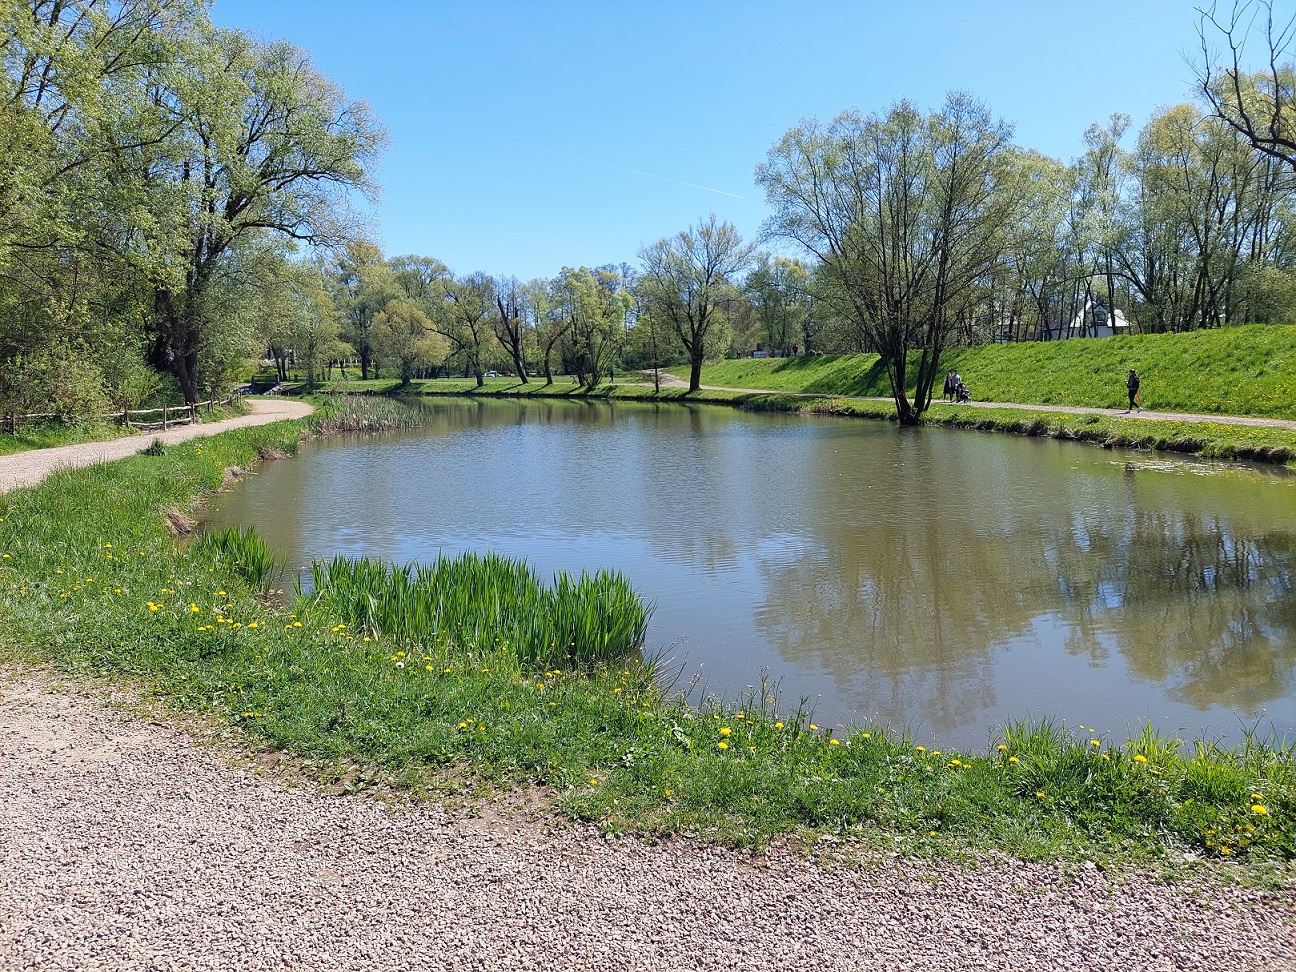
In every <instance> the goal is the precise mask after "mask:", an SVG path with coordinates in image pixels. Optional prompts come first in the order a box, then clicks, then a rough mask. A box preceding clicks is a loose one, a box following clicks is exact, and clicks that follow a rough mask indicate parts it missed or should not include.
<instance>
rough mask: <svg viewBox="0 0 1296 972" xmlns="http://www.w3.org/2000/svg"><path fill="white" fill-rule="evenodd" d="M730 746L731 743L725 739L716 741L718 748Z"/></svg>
mask: <svg viewBox="0 0 1296 972" xmlns="http://www.w3.org/2000/svg"><path fill="white" fill-rule="evenodd" d="M728 748H729V744H728V743H727V742H725V741H724V740H723V739H722V740H720V741H719V742H718V743H716V749H728Z"/></svg>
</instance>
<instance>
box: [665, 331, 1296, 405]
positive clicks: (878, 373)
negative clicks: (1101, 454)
mask: <svg viewBox="0 0 1296 972" xmlns="http://www.w3.org/2000/svg"><path fill="white" fill-rule="evenodd" d="M940 364H941V371H942V373H943V372H944V371H949V370H953V371H958V372H959V373H960V375H961V376H962V378H963V380H964V381H965V382H966V383H967V385H968V387H969V388H970V389H971V391H972V395H973V397H974V398H976V399H977V400H978V401H983V402H1012V403H1017V404H1024V405H1084V406H1093V407H1099V408H1121V409H1123V408H1125V406H1126V405H1127V404H1128V399H1127V397H1126V392H1125V376H1126V373H1127V372H1128V371H1129V369H1131V368H1133V369H1135V370H1136V371H1138V372H1139V374H1140V375H1141V376H1142V380H1143V385H1142V396H1143V399H1144V404H1145V405H1146V406H1147V407H1149V408H1154V409H1158V410H1161V411H1176V412H1196V413H1203V414H1207V415H1255V416H1267V417H1274V418H1296V326H1292V325H1260V324H1255V325H1248V326H1245V327H1225V328H1212V329H1209V330H1203V331H1191V332H1187V333H1184V334H1151V335H1130V336H1122V337H1115V338H1085V339H1080V340H1069V341H1044V342H1026V343H1021V344H990V345H984V346H981V347H974V348H951V349H949V350H948V351H946V352H945V353H944V354H942V355H941V359H940ZM915 366H916V365H915ZM673 371H674V372H675V373H677V374H679V375H680V376H684V375H685V374H686V371H684V370H682V369H673ZM909 378H910V387H912V382H913V379H914V375H913V373H911V374H910V376H909ZM702 381H703V384H707V385H719V386H726V387H732V388H759V389H769V390H772V391H786V392H812V393H815V394H821V395H864V396H883V397H887V396H890V394H891V389H890V386H889V384H888V383H887V376H886V372H885V371H884V370H883V369H882V368H881V367H880V366H879V365H878V358H877V356H876V355H822V356H815V357H801V358H783V359H776V358H764V359H759V360H754V359H741V360H736V361H722V362H719V363H717V364H713V365H708V366H707V367H706V368H704V369H703V371H702ZM939 393H940V389H939V388H937V389H936V394H937V395H939Z"/></svg>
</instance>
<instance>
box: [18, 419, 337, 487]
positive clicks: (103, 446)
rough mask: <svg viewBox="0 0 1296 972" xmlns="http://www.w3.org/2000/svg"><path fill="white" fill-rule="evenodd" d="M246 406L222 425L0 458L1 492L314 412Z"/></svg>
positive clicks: (215, 423) (184, 427)
mask: <svg viewBox="0 0 1296 972" xmlns="http://www.w3.org/2000/svg"><path fill="white" fill-rule="evenodd" d="M247 404H248V408H249V409H250V410H251V411H249V412H248V414H247V415H241V416H239V417H238V418H232V419H222V420H221V421H219V422H207V423H205V424H202V425H181V426H179V427H177V428H174V429H168V430H167V431H165V432H147V433H144V434H142V435H128V436H123V437H122V438H120V439H108V440H106V441H104V442H83V443H81V444H80V445H69V446H55V447H54V448H52V449H31V450H29V451H27V452H16V453H14V454H13V455H11V456H0V493H7V492H9V490H11V489H17V488H18V487H19V486H32V485H34V484H36V483H38V482H40V481H41V480H42V479H44V478H45V477H46V476H48V475H49V474H50V473H52V472H54V470H56V469H73V468H76V467H78V466H93V465H94V464H95V463H98V462H111V461H112V460H114V459H125V458H126V457H127V456H133V455H134V454H135V453H137V452H139V451H140V450H141V449H143V448H144V447H145V446H147V445H149V444H150V443H152V442H153V440H154V439H161V440H162V441H163V442H164V443H166V444H167V445H174V444H175V443H177V442H184V441H185V440H187V439H196V438H198V437H199V436H204V435H215V434H216V433H217V432H227V431H229V430H230V429H241V428H244V427H245V426H248V425H267V424H268V423H270V422H278V421H280V420H281V419H295V418H303V417H305V416H307V415H309V414H310V413H311V412H312V411H313V409H312V408H311V407H310V406H309V405H307V404H306V403H305V402H290V401H283V400H268V399H250V400H249V401H248V403H247Z"/></svg>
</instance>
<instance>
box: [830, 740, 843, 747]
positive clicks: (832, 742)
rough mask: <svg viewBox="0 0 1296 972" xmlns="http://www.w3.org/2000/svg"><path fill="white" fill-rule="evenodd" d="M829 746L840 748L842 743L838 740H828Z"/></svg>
mask: <svg viewBox="0 0 1296 972" xmlns="http://www.w3.org/2000/svg"><path fill="white" fill-rule="evenodd" d="M828 745H829V746H840V745H841V742H839V741H838V740H836V739H829V740H828Z"/></svg>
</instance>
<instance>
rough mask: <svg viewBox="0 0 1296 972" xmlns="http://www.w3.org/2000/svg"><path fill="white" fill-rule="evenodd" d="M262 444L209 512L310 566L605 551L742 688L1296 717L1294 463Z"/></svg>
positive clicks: (590, 440)
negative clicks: (240, 479) (278, 447)
mask: <svg viewBox="0 0 1296 972" xmlns="http://www.w3.org/2000/svg"><path fill="white" fill-rule="evenodd" d="M425 407H426V408H427V409H428V410H429V412H430V413H431V415H432V419H433V422H432V425H431V426H430V427H429V428H428V429H426V430H420V431H418V432H414V433H399V434H392V435H385V436H379V437H365V438H354V439H352V438H333V439H327V440H324V441H322V442H316V443H310V444H308V445H306V446H304V447H303V448H302V451H301V454H300V455H299V456H298V457H296V458H294V459H289V460H285V461H282V462H274V463H269V464H267V465H266V466H265V467H264V468H263V470H262V471H261V472H260V473H258V475H256V476H253V477H251V478H250V479H249V480H248V481H247V482H246V483H245V484H243V485H241V486H239V487H238V488H236V489H235V491H234V492H233V493H231V494H230V495H229V496H227V497H226V498H225V499H224V500H223V501H222V503H221V505H220V507H219V509H218V510H217V511H216V512H215V514H214V515H213V523H215V524H216V525H231V524H238V525H247V524H254V525H255V526H256V527H257V529H258V530H259V531H260V532H261V533H262V534H263V536H265V538H266V539H267V540H268V541H269V542H270V544H271V545H272V546H273V547H275V548H276V549H277V550H279V551H281V552H284V553H286V554H287V555H288V557H289V559H290V563H291V564H292V565H293V566H295V567H300V566H303V565H305V564H307V563H309V561H310V560H311V559H312V558H319V557H329V556H332V555H333V554H335V553H344V554H348V555H354V556H358V555H374V556H378V557H383V558H386V559H390V560H395V561H398V562H405V561H411V560H422V561H426V560H431V559H434V558H435V557H436V555H437V553H438V552H445V553H447V554H454V553H458V552H460V551H464V550H478V551H481V550H488V549H490V550H498V551H501V552H503V553H507V554H510V555H513V556H521V557H526V558H527V559H528V560H529V561H530V562H531V563H532V564H534V565H535V566H536V567H537V568H539V570H540V571H541V572H542V573H549V572H552V571H554V570H557V569H566V570H574V571H580V570H582V569H590V570H593V569H597V568H600V567H613V568H617V569H620V570H622V571H624V572H625V573H626V574H628V575H629V577H630V579H631V580H632V582H633V583H634V585H635V587H636V588H637V589H638V590H639V591H640V592H641V593H642V594H644V595H645V596H646V597H647V598H649V599H651V600H653V601H655V602H656V605H657V608H656V613H655V614H654V616H653V623H652V627H651V629H650V644H649V648H650V650H654V649H660V648H662V647H664V646H672V647H671V648H670V650H669V652H668V654H669V656H670V657H673V658H674V659H676V661H677V662H678V663H680V664H683V665H684V666H685V676H684V677H685V680H688V679H689V678H690V677H692V676H694V675H695V674H696V673H698V672H700V682H699V684H701V685H704V686H705V687H706V688H707V689H709V690H711V691H715V692H718V693H722V694H725V695H727V696H730V697H732V696H733V695H734V694H735V693H737V692H740V691H742V690H743V689H744V688H745V687H746V686H749V685H751V684H753V683H754V682H756V681H758V679H759V678H760V675H761V673H762V671H768V672H769V673H770V674H771V675H772V676H773V677H774V678H776V679H781V684H782V689H783V695H784V697H785V698H789V699H791V700H792V701H793V702H795V701H796V699H797V698H798V697H800V696H805V697H807V698H808V699H809V701H810V704H812V705H814V706H815V707H816V712H817V718H818V720H819V721H820V722H823V723H834V722H866V721H877V722H880V723H886V724H891V725H897V726H898V725H907V726H909V727H910V728H911V730H912V731H913V732H914V734H915V736H917V737H921V738H923V739H933V738H934V739H935V740H936V741H937V742H938V743H940V744H943V745H946V746H964V747H981V746H984V744H985V743H986V741H987V738H988V735H989V733H990V732H991V731H992V729H993V727H994V726H995V725H996V724H998V723H1001V722H1002V721H1003V720H1005V719H1009V718H1016V717H1023V716H1036V717H1038V716H1043V715H1047V716H1051V717H1054V718H1058V719H1062V718H1065V719H1066V720H1067V721H1068V724H1071V725H1076V724H1081V723H1083V724H1084V725H1085V726H1088V727H1097V728H1098V729H1099V730H1100V731H1107V730H1110V731H1112V732H1113V733H1114V734H1115V735H1118V736H1123V734H1124V733H1125V732H1126V731H1131V730H1132V731H1137V730H1138V727H1139V725H1140V724H1141V723H1143V722H1146V721H1151V722H1152V723H1153V724H1154V725H1155V726H1156V727H1157V728H1158V729H1159V730H1160V731H1163V732H1170V733H1180V734H1183V735H1185V736H1192V735H1197V734H1205V735H1207V736H1209V737H1211V738H1220V739H1223V740H1225V741H1236V740H1237V739H1239V738H1240V736H1241V734H1242V732H1243V730H1244V729H1247V728H1251V727H1253V726H1258V727H1259V729H1260V731H1261V732H1262V733H1268V732H1271V731H1272V732H1276V733H1277V734H1279V735H1283V734H1287V735H1292V736H1296V676H1294V675H1293V671H1294V669H1296V597H1293V589H1292V588H1293V581H1294V579H1296V476H1291V475H1289V474H1286V473H1284V472H1283V471H1282V470H1265V469H1257V468H1250V467H1241V466H1229V465H1225V464H1217V463H1207V462H1200V461H1194V460H1175V459H1167V458H1164V457H1161V456H1152V455H1147V454H1140V453H1133V452H1120V451H1107V450H1102V449H1099V448H1095V447H1092V446H1083V445H1077V444H1074V443H1065V442H1056V441H1053V440H1048V439H1019V438H1015V437H1012V436H1003V435H978V434H974V433H969V432H958V431H952V430H943V429H920V430H898V429H896V428H895V427H894V426H892V425H890V424H888V423H876V422H866V421H852V420H846V419H828V418H812V417H799V416H790V415H752V414H746V413H742V412H738V411H734V410H730V409H725V408H716V407H711V408H707V407H705V406H695V407H686V406H679V405H661V406H653V405H640V404H615V405H613V404H605V403H588V404H587V403H571V402H559V401H551V402H524V403H517V402H512V401H498V400H496V401H469V400H457V399H455V400H436V401H432V402H429V403H427V404H426V406H425Z"/></svg>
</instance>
